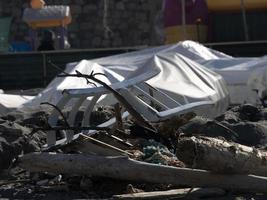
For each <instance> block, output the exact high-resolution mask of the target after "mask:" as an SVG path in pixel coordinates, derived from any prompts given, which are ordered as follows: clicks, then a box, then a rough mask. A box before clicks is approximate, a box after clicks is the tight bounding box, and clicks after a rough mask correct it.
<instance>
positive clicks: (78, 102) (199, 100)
mask: <svg viewBox="0 0 267 200" xmlns="http://www.w3.org/2000/svg"><path fill="white" fill-rule="evenodd" d="M97 67H98V68H96V69H100V68H101V66H97ZM105 70H106V71H105ZM103 71H104V72H107V71H110V69H107V68H104V67H103V68H102V72H103ZM111 74H112V75H114V72H112V73H111ZM106 75H107V74H106ZM109 77H111V78H110V79H114V76H109V75H107V77H104V78H102V80H103V81H105V82H106V83H108V82H109V80H110V79H109ZM109 86H110V87H112V89H113V90H116V91H117V92H119V93H120V95H121V96H123V97H124V99H125V100H126V101H127V102H128V103H129V104H130V105H131V106H132V107H133V108H134V109H135V110H136V111H137V112H138V113H140V114H141V115H142V116H143V117H144V118H145V119H146V120H147V121H149V122H159V121H163V120H166V119H169V118H171V117H172V116H177V115H181V114H185V113H188V112H194V113H196V114H198V115H203V114H207V115H210V116H212V115H213V116H216V115H219V114H221V113H222V112H224V111H225V110H226V108H227V107H228V103H229V97H228V92H227V90H226V86H225V84H224V81H223V80H222V78H221V76H219V75H217V74H216V73H214V72H211V71H209V70H207V69H205V68H203V67H202V66H200V65H199V64H197V63H195V62H193V61H191V60H189V59H187V58H185V57H183V56H181V55H179V54H177V53H163V54H159V55H156V56H154V57H153V58H152V59H150V60H149V61H148V62H147V63H146V64H145V65H143V67H142V68H139V70H136V71H135V72H134V73H132V75H130V76H128V77H127V78H126V79H123V80H120V79H117V81H114V80H113V82H112V83H110V84H109ZM111 96H112V94H111V91H109V90H107V89H106V88H105V87H102V86H98V87H91V88H82V89H66V90H64V91H63V97H62V99H61V100H60V101H59V102H58V103H57V107H58V108H59V109H60V110H62V109H64V107H66V106H67V105H68V103H69V102H72V103H71V105H72V106H71V111H70V113H69V116H68V118H67V121H68V123H69V124H70V125H71V126H72V125H74V122H75V118H76V115H77V113H78V111H79V108H80V107H81V106H82V105H84V102H85V101H88V100H89V103H87V106H86V109H85V111H84V116H83V120H82V126H90V123H89V122H90V116H91V113H92V111H93V109H94V107H95V105H96V104H97V103H101V102H102V104H104V105H113V104H115V103H117V102H118V100H117V99H116V98H114V97H113V100H111V99H112V98H111ZM73 100H75V101H73ZM107 102H109V103H107ZM122 106H123V105H122ZM128 115H129V112H127V108H125V111H124V112H123V113H122V117H123V118H124V117H127V116H128ZM59 117H60V113H59V112H58V111H57V110H56V109H55V110H54V111H53V112H52V114H51V115H50V117H49V124H50V125H51V126H52V127H53V126H56V125H57V124H58V120H59ZM115 122H116V121H115V118H112V119H110V120H108V121H106V122H105V123H103V124H100V125H98V126H99V127H108V126H111V125H113V124H114V123H115ZM63 133H64V138H63V139H61V140H58V141H57V139H56V133H55V132H53V131H51V132H49V133H48V135H47V144H48V146H53V145H57V144H61V143H65V142H70V141H72V140H73V139H75V137H77V135H78V134H77V135H76V136H75V135H74V132H73V131H64V132H63ZM83 133H84V134H92V133H94V131H83Z"/></svg>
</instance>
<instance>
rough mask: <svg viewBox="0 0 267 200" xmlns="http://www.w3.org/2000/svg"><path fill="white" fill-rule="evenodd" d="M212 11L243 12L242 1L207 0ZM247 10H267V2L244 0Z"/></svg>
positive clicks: (264, 0)
mask: <svg viewBox="0 0 267 200" xmlns="http://www.w3.org/2000/svg"><path fill="white" fill-rule="evenodd" d="M206 2H207V5H208V9H209V10H210V11H236V10H241V0H206ZM244 6H245V8H246V9H247V10H255V9H267V0H244Z"/></svg>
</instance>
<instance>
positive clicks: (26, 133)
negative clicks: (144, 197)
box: [0, 105, 267, 200]
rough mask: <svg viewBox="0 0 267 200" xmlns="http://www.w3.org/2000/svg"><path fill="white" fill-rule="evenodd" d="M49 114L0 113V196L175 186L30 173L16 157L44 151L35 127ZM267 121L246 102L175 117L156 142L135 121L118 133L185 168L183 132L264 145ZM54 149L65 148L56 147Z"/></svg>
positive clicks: (37, 110) (264, 112) (74, 195)
mask: <svg viewBox="0 0 267 200" xmlns="http://www.w3.org/2000/svg"><path fill="white" fill-rule="evenodd" d="M50 112H51V107H49V106H39V107H34V108H24V109H20V110H17V111H13V112H10V113H7V114H6V115H4V116H1V117H0V172H1V175H0V198H5V199H37V198H38V199H50V200H54V199H110V198H112V196H113V195H116V194H124V193H135V192H140V191H157V190H168V189H174V187H173V186H172V185H161V184H147V183H134V182H127V181H118V180H113V179H105V178H98V177H85V176H75V175H73V176H69V175H68V176H67V175H64V174H50V173H30V172H28V171H26V170H24V169H21V168H19V167H17V161H16V158H17V157H18V156H19V155H22V154H26V153H28V152H36V151H37V152H38V151H42V146H43V145H44V144H45V132H44V131H34V129H35V128H40V127H47V126H48V124H47V118H48V116H49V113H50ZM111 115H112V110H109V109H99V110H98V112H94V116H93V119H95V122H96V123H97V122H100V121H103V120H106V119H107V118H109V117H110V116H111ZM266 119H267V109H266V108H262V107H255V106H252V105H242V106H237V107H233V108H231V109H229V110H228V111H227V112H226V113H224V114H223V115H222V116H220V117H217V118H216V119H215V120H209V119H206V118H203V117H201V116H196V117H195V118H193V119H191V120H190V121H189V122H188V123H185V124H184V122H183V123H181V121H179V119H174V121H171V123H170V122H169V124H168V125H167V126H166V125H165V126H164V125H162V124H161V125H158V127H159V130H160V135H161V136H160V137H158V138H157V137H153V140H151V138H150V136H151V135H150V133H145V132H143V134H140V130H141V129H138V127H136V126H132V125H133V124H131V122H128V123H127V124H126V127H129V128H130V130H131V131H132V134H129V135H125V136H124V137H123V136H122V135H117V136H120V137H123V139H125V140H126V139H127V141H129V142H130V143H131V144H133V147H131V148H130V150H129V148H128V150H129V152H131V153H134V154H135V156H136V159H139V160H143V161H145V162H151V163H157V164H162V165H172V166H182V167H183V166H185V164H183V163H182V162H181V161H179V160H178V159H177V158H176V156H175V155H174V152H175V144H176V140H177V138H178V137H180V136H181V135H204V136H210V137H219V138H223V139H224V140H227V141H233V142H237V143H240V144H243V145H247V146H253V147H257V148H260V149H266V144H267V142H266V141H267V122H266ZM78 120H79V119H78ZM175 120H177V121H175ZM166 123H167V122H166ZM163 124H164V123H163ZM143 131H144V130H143ZM130 133H131V132H130ZM138 133H139V134H138ZM95 138H97V139H99V140H103V141H105V142H108V141H110V143H111V144H112V145H116V144H118V143H116V142H115V143H114V141H112V139H107V137H106V134H103V133H99V134H96V135H95ZM119 147H120V148H123V145H122V144H120V146H119ZM125 149H127V148H125ZM56 151H57V152H62V151H64V150H62V149H56ZM68 153H71V152H68ZM75 153H77V152H75ZM172 199H175V198H172ZM187 199H188V198H187ZM205 199H266V196H265V195H263V194H257V195H256V194H250V193H249V192H248V193H247V194H244V193H243V194H236V193H233V192H231V191H225V194H224V195H223V196H220V197H216V198H215V197H210V198H205Z"/></svg>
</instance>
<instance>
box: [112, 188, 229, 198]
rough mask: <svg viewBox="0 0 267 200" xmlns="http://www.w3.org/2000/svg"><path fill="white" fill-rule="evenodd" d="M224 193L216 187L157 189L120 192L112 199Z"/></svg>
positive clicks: (193, 196) (189, 196)
mask: <svg viewBox="0 0 267 200" xmlns="http://www.w3.org/2000/svg"><path fill="white" fill-rule="evenodd" d="M222 195H225V191H224V190H221V189H216V188H194V189H191V188H184V189H176V190H167V191H157V192H140V193H133V194H122V195H114V196H113V198H114V199H123V200H131V199H133V200H134V199H158V200H160V199H169V198H175V199H177V198H184V197H187V198H189V199H191V198H204V197H216V196H222Z"/></svg>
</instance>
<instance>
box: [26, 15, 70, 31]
mask: <svg viewBox="0 0 267 200" xmlns="http://www.w3.org/2000/svg"><path fill="white" fill-rule="evenodd" d="M70 23H71V17H65V19H63V20H62V19H53V20H40V21H35V22H29V23H28V24H29V26H30V27H31V28H33V29H37V28H47V27H57V26H66V25H68V24H70Z"/></svg>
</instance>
